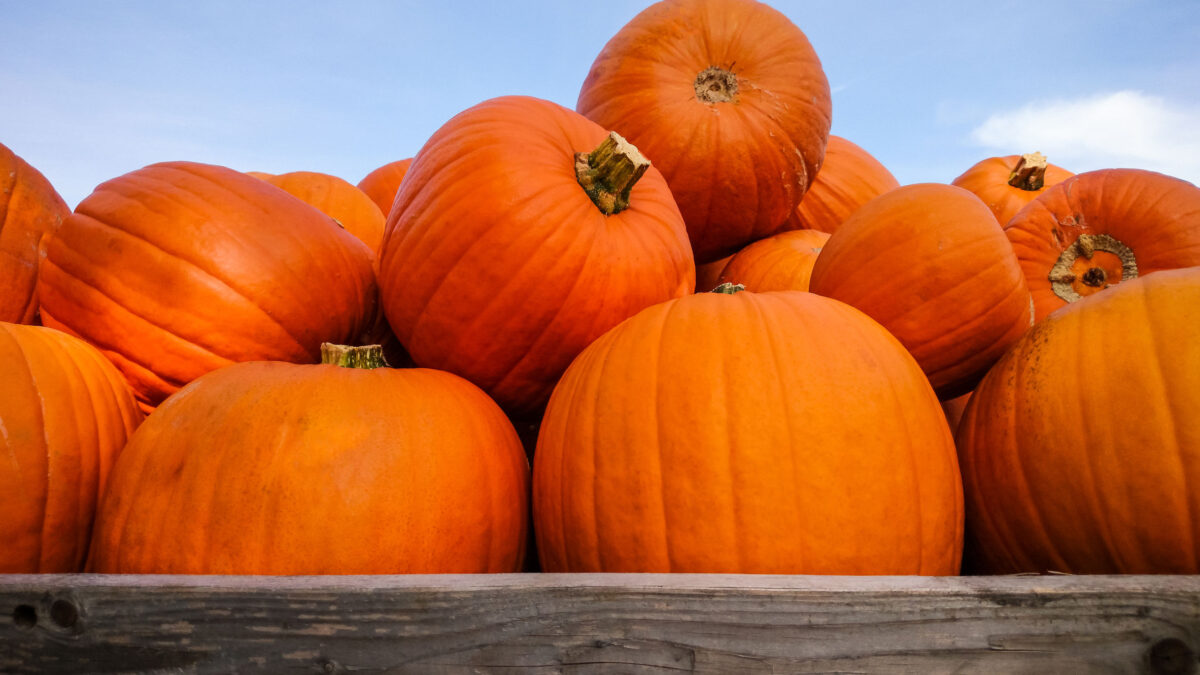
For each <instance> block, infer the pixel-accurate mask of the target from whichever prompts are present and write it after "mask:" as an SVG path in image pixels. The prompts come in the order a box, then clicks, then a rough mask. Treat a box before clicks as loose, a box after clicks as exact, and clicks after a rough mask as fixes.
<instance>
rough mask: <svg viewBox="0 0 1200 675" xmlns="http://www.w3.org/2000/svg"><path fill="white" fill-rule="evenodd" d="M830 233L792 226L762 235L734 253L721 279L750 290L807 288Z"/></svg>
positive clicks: (803, 289)
mask: <svg viewBox="0 0 1200 675" xmlns="http://www.w3.org/2000/svg"><path fill="white" fill-rule="evenodd" d="M827 241H829V235H828V234H827V233H825V232H822V231H820V230H789V231H787V232H780V233H779V234H776V235H772V236H770V237H767V238H766V239H760V240H758V241H756V242H754V243H753V244H750V245H749V246H747V247H746V248H744V249H742V250H740V251H738V252H737V253H735V254H734V256H733V258H732V259H730V261H729V262H728V263H727V264H726V265H725V267H724V269H722V270H721V274H720V276H719V277H718V283H732V284H741V285H742V286H745V287H746V290H748V291H755V292H758V293H761V292H764V291H807V290H808V280H809V278H810V277H812V269H813V265H814V264H816V262H817V256H818V255H820V253H821V247H823V246H825V242H827Z"/></svg>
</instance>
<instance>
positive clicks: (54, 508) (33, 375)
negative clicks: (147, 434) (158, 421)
mask: <svg viewBox="0 0 1200 675" xmlns="http://www.w3.org/2000/svg"><path fill="white" fill-rule="evenodd" d="M141 419H142V413H141V411H139V410H138V407H137V402H136V401H135V400H134V398H133V393H132V392H130V390H129V387H128V385H126V384H125V380H124V378H122V377H121V374H120V373H118V372H117V370H116V368H114V367H113V365H112V364H111V363H109V362H108V360H107V359H105V358H104V356H103V355H102V354H100V352H98V351H96V349H95V348H93V347H92V346H91V345H88V344H87V343H85V342H83V341H82V340H79V339H77V338H74V337H71V336H70V335H67V334H66V333H62V332H60V331H57V330H53V329H51V328H44V327H41V326H22V325H16V324H11V323H3V322H0V432H2V433H0V541H3V542H4V545H3V546H0V573H5V574H13V573H17V574H33V573H44V572H57V573H68V572H82V571H83V562H84V556H86V555H87V550H88V541H89V539H90V537H91V533H92V518H93V516H94V514H95V512H96V503H97V502H98V500H99V499H100V495H101V494H102V493H103V491H104V487H105V485H107V483H108V476H109V472H110V470H111V468H112V465H113V462H114V461H115V459H116V457H117V454H118V453H120V451H121V448H123V447H124V446H125V442H126V440H127V439H128V438H129V436H130V435H131V434H132V433H133V431H134V429H136V428H137V425H138V423H139V422H141Z"/></svg>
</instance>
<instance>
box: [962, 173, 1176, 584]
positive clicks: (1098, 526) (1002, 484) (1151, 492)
mask: <svg viewBox="0 0 1200 675" xmlns="http://www.w3.org/2000/svg"><path fill="white" fill-rule="evenodd" d="M1081 175H1082V174H1081ZM1197 307H1200V267H1189V268H1181V269H1175V270H1163V271H1159V272H1155V273H1153V274H1148V275H1145V276H1141V277H1138V278H1137V279H1134V280H1130V281H1126V282H1122V283H1121V284H1120V285H1118V286H1114V287H1113V288H1111V289H1109V290H1107V291H1105V292H1103V293H1097V294H1095V295H1091V296H1088V297H1085V298H1082V299H1080V300H1079V301H1077V302H1074V303H1071V304H1069V305H1066V306H1064V307H1062V308H1061V309H1058V310H1056V311H1054V312H1052V313H1051V314H1049V315H1048V316H1047V317H1046V318H1045V319H1043V320H1042V321H1040V322H1038V324H1037V325H1036V326H1034V327H1033V328H1032V329H1031V330H1030V331H1029V332H1028V333H1027V334H1026V335H1025V336H1024V337H1022V338H1021V340H1019V341H1018V342H1017V343H1016V344H1015V345H1013V347H1012V348H1011V349H1010V350H1009V352H1008V353H1007V354H1005V356H1004V357H1003V358H1002V359H1001V360H1000V361H999V362H997V363H996V365H995V366H994V367H993V368H992V370H991V371H989V373H988V374H987V376H986V377H984V379H983V381H982V382H981V383H980V384H979V387H978V388H977V389H976V390H975V393H974V394H973V395H972V396H971V399H970V401H969V402H968V403H967V407H966V411H965V414H964V416H963V419H962V422H961V423H960V426H959V428H958V433H957V445H958V448H959V453H960V458H961V461H962V470H963V479H964V489H965V493H966V499H967V518H968V527H967V533H968V536H967V539H968V546H967V548H968V549H969V555H968V556H967V558H968V561H969V562H968V563H967V564H968V565H969V568H968V570H967V571H970V572H973V573H981V574H1013V573H1044V572H1047V571H1056V572H1067V573H1072V574H1197V573H1200V520H1198V519H1197V518H1195V516H1194V514H1195V513H1197V511H1198V509H1200V498H1198V493H1197V491H1196V489H1195V486H1196V485H1198V484H1200V341H1198V340H1197V339H1196V336H1197V335H1200V317H1198V316H1197V313H1196V308H1197Z"/></svg>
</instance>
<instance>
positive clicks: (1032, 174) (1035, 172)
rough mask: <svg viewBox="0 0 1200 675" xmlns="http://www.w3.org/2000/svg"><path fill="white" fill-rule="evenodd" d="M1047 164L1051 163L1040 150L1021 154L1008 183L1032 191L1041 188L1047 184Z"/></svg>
mask: <svg viewBox="0 0 1200 675" xmlns="http://www.w3.org/2000/svg"><path fill="white" fill-rule="evenodd" d="M1047 166H1049V163H1048V162H1047V161H1046V157H1045V155H1043V154H1042V153H1040V152H1031V153H1028V154H1025V155H1021V158H1020V159H1018V160H1017V165H1016V166H1014V167H1013V170H1012V173H1010V174H1008V184H1009V185H1011V186H1013V187H1015V188H1020V189H1022V190H1028V191H1030V192H1036V191H1038V190H1041V189H1042V187H1044V186H1045V184H1046V167H1047Z"/></svg>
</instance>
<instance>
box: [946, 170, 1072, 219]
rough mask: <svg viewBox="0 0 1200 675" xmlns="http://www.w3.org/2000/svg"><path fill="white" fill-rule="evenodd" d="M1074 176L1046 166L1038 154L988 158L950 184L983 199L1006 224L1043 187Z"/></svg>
mask: <svg viewBox="0 0 1200 675" xmlns="http://www.w3.org/2000/svg"><path fill="white" fill-rule="evenodd" d="M1073 175H1075V174H1073V173H1071V172H1070V171H1067V170H1066V169H1064V168H1062V167H1059V166H1055V165H1053V164H1050V163H1049V162H1047V161H1046V157H1045V156H1044V155H1042V153H1040V152H1032V153H1028V154H1024V155H1009V156H1007V157H989V158H987V159H985V160H983V161H981V162H979V163H977V164H975V165H974V166H972V167H971V168H969V169H967V170H966V171H964V172H963V174H962V175H961V176H959V177H958V178H955V179H954V181H953V182H952V183H951V185H957V186H958V187H960V188H963V189H966V190H969V191H971V192H973V193H974V194H975V196H976V197H979V198H980V199H981V200H983V203H984V204H987V205H988V208H990V209H991V210H992V213H994V214H995V215H996V220H997V221H999V223H1000V224H1001V225H1007V224H1008V221H1010V220H1012V217H1013V216H1015V215H1017V211H1020V210H1021V209H1022V208H1024V207H1025V205H1026V204H1028V203H1029V202H1031V201H1033V200H1034V199H1037V197H1038V195H1040V194H1042V193H1043V192H1045V191H1046V188H1048V187H1051V186H1052V185H1057V184H1059V183H1061V182H1063V181H1064V180H1066V179H1068V178H1070V177H1071V176H1073Z"/></svg>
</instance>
